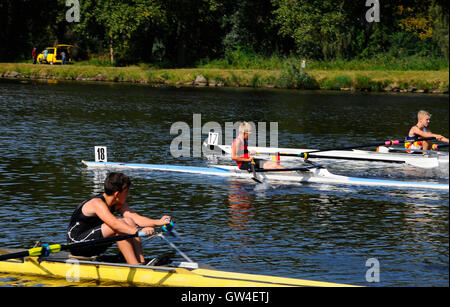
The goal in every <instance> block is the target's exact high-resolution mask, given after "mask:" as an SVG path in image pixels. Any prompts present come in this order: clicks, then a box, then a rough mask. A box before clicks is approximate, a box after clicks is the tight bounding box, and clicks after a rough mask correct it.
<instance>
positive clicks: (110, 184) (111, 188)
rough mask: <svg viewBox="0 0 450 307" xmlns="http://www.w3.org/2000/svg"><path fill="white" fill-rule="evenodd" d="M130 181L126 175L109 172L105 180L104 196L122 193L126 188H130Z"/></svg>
mask: <svg viewBox="0 0 450 307" xmlns="http://www.w3.org/2000/svg"><path fill="white" fill-rule="evenodd" d="M130 186H131V180H130V178H129V177H128V176H127V175H124V174H122V173H116V172H111V173H109V174H108V175H107V176H106V179H105V193H106V195H113V194H114V192H122V191H123V190H125V189H126V188H130Z"/></svg>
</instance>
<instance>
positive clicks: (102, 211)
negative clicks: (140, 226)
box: [92, 201, 136, 234]
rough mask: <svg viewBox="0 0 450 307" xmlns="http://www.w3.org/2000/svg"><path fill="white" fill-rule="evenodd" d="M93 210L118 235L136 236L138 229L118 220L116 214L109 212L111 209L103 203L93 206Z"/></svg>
mask: <svg viewBox="0 0 450 307" xmlns="http://www.w3.org/2000/svg"><path fill="white" fill-rule="evenodd" d="M92 208H93V210H94V211H95V214H96V215H97V216H98V217H99V218H100V219H101V220H102V221H103V222H104V223H105V224H106V225H108V226H109V227H110V228H111V229H113V230H114V231H115V232H117V233H123V234H134V233H136V228H135V227H133V226H130V225H128V224H127V223H125V222H124V221H122V220H120V219H118V218H116V217H115V216H114V214H112V213H111V212H110V211H109V208H108V207H107V206H106V205H105V204H104V203H103V202H102V201H98V202H96V203H94V204H92Z"/></svg>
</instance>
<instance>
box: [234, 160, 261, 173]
mask: <svg viewBox="0 0 450 307" xmlns="http://www.w3.org/2000/svg"><path fill="white" fill-rule="evenodd" d="M253 161H255V169H262V168H264V163H266V162H267V161H266V160H262V159H254V160H253ZM239 169H241V170H244V171H251V169H252V163H251V162H242V164H241V166H240V167H239Z"/></svg>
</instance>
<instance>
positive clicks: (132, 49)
mask: <svg viewBox="0 0 450 307" xmlns="http://www.w3.org/2000/svg"><path fill="white" fill-rule="evenodd" d="M79 3H80V5H81V11H80V17H81V20H80V22H79V23H69V22H67V21H66V20H65V13H66V10H67V9H68V7H66V6H65V0H2V1H0V27H1V28H2V31H0V61H29V59H30V56H31V50H32V48H33V47H34V46H36V47H37V48H38V51H39V52H40V51H41V50H42V49H43V48H45V47H47V46H51V45H54V44H56V43H69V44H73V45H75V46H77V47H78V48H77V50H78V54H77V60H83V61H85V62H84V63H83V64H85V65H97V66H109V65H115V66H126V65H131V64H137V63H148V64H147V65H149V67H163V68H174V67H185V66H191V67H192V66H198V67H221V68H257V69H281V70H283V69H285V67H286V65H287V63H289V62H296V61H298V60H299V59H302V58H306V59H307V61H308V69H312V68H314V67H328V68H330V69H348V68H352V69H366V68H370V69H386V68H387V69H398V70H400V69H434V70H436V69H448V54H449V47H448V46H449V10H448V4H447V2H446V1H443V0H409V1H404V0H402V1H388V2H386V1H380V4H381V19H382V20H381V22H380V23H368V22H367V21H366V20H365V13H366V11H367V9H368V7H366V6H365V4H364V1H348V0H347V1H346V0H337V1H322V0H246V1H239V0H227V1H219V0H82V1H81V0H80V1H79ZM361 67H364V68H361ZM287 75H289V73H288V74H287ZM294 75H295V74H292V73H291V77H292V76H294ZM291 77H289V78H288V77H286V78H285V80H288V79H292V78H291ZM295 79H299V80H300V81H299V82H306V83H307V82H308V81H307V80H306V79H305V80H302V78H300V77H298V76H297V77H295ZM255 83H257V82H256V79H255Z"/></svg>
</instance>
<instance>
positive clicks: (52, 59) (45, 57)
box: [37, 45, 73, 65]
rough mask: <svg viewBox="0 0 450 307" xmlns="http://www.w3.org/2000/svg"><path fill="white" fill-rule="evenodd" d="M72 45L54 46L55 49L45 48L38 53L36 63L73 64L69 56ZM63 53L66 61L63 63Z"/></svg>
mask: <svg viewBox="0 0 450 307" xmlns="http://www.w3.org/2000/svg"><path fill="white" fill-rule="evenodd" d="M71 48H73V46H72V45H56V46H55V47H47V48H45V49H44V51H42V52H41V53H39V55H38V57H37V62H38V63H39V64H50V65H53V64H73V61H72V57H71V55H70V49H71ZM63 52H64V54H65V56H66V59H65V62H64V63H63V58H62V53H63Z"/></svg>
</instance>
